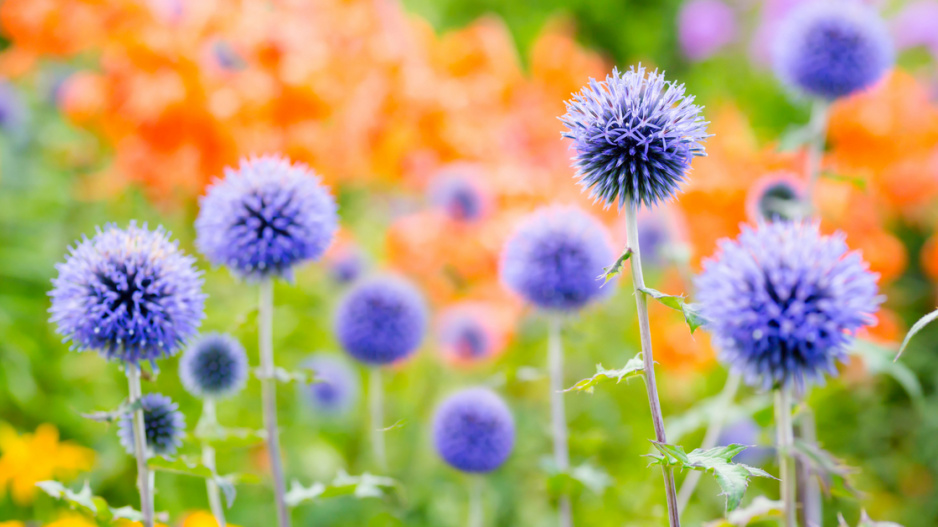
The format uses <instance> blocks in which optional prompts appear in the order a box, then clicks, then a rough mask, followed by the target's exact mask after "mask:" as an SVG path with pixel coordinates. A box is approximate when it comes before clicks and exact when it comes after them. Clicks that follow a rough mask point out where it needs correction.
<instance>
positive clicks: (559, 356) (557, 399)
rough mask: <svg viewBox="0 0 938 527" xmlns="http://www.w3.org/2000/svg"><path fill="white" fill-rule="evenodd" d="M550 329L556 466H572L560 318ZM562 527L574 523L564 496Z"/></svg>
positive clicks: (560, 504)
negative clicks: (568, 440)
mask: <svg viewBox="0 0 938 527" xmlns="http://www.w3.org/2000/svg"><path fill="white" fill-rule="evenodd" d="M548 325H549V327H548V330H547V370H548V374H549V377H550V416H551V429H552V431H553V436H554V438H553V439H554V463H556V464H557V469H558V470H560V471H562V472H566V471H568V470H569V469H570V449H569V447H568V446H567V435H568V430H567V415H566V411H565V409H564V403H563V341H562V339H561V336H560V318H559V316H551V317H550V320H549V322H548ZM558 514H559V519H560V526H561V527H571V526H572V525H573V511H572V507H571V504H570V497H569V496H567V495H561V496H560V499H559V500H558Z"/></svg>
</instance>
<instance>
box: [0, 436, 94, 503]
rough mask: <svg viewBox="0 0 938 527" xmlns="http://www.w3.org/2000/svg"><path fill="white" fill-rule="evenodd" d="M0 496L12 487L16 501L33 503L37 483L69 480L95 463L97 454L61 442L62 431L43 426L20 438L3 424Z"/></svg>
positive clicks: (66, 442)
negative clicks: (0, 493) (51, 480)
mask: <svg viewBox="0 0 938 527" xmlns="http://www.w3.org/2000/svg"><path fill="white" fill-rule="evenodd" d="M0 452H2V456H0V492H2V491H3V490H4V489H5V488H7V487H8V486H9V488H10V493H11V495H12V496H13V501H14V502H16V503H17V504H19V505H28V504H29V503H32V501H33V499H34V498H35V496H36V492H37V491H38V488H37V487H36V483H38V482H40V481H45V480H48V479H55V478H57V479H65V480H67V479H70V478H72V477H74V476H75V475H76V473H78V472H80V471H82V470H88V469H90V468H91V466H92V465H93V463H94V451H93V450H91V449H88V448H85V447H83V446H79V445H76V444H74V443H71V442H69V441H61V442H60V441H59V431H58V430H57V429H56V428H55V427H54V426H53V425H51V424H42V425H39V427H38V428H36V432H35V433H32V434H29V433H27V434H22V435H20V434H18V433H17V432H16V430H14V429H13V428H12V427H11V426H9V425H7V424H5V423H0Z"/></svg>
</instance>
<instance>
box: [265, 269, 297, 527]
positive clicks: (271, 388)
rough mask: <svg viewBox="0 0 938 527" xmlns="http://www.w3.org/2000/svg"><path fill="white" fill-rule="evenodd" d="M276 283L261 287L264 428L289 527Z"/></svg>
mask: <svg viewBox="0 0 938 527" xmlns="http://www.w3.org/2000/svg"><path fill="white" fill-rule="evenodd" d="M273 322H274V283H273V280H270V279H268V280H264V281H263V282H261V284H260V298H259V305H258V326H259V327H258V337H259V339H260V343H259V347H260V355H261V404H262V405H263V410H264V412H263V413H264V428H265V429H266V431H267V454H268V455H269V456H270V472H271V476H273V479H274V496H275V499H276V506H277V523H278V525H280V527H289V526H290V511H289V510H288V509H287V502H286V494H287V488H286V484H285V483H284V478H283V459H282V457H281V455H280V431H279V428H278V426H277V379H276V378H275V374H274V338H273V337H274V335H273Z"/></svg>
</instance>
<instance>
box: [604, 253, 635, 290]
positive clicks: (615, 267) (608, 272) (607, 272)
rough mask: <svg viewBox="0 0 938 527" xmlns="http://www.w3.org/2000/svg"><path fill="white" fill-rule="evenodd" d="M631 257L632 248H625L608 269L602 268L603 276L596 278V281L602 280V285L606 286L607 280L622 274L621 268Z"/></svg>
mask: <svg viewBox="0 0 938 527" xmlns="http://www.w3.org/2000/svg"><path fill="white" fill-rule="evenodd" d="M631 257H632V248H631V247H629V248H626V249H625V252H623V253H622V254H621V255H620V256H619V258H618V259H616V261H615V262H614V263H613V264H612V265H610V266H609V267H603V274H601V275H599V276H597V277H596V279H597V280H602V281H603V285H606V283H607V282H609V280H612V279H613V278H615V276H616V275H618V274H619V273H621V272H622V267H624V266H625V262H626V261H627V260H628V259H629V258H631Z"/></svg>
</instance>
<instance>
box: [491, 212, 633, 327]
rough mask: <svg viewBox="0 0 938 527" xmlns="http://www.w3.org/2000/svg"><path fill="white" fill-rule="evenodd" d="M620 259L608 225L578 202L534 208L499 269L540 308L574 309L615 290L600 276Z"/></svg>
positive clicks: (507, 247)
mask: <svg viewBox="0 0 938 527" xmlns="http://www.w3.org/2000/svg"><path fill="white" fill-rule="evenodd" d="M614 259H615V255H614V253H613V250H612V245H611V243H610V241H609V237H608V235H607V233H606V229H605V228H604V227H603V226H602V225H601V224H600V223H599V222H598V221H597V220H596V219H595V218H593V217H592V216H590V215H589V214H587V213H585V212H583V211H581V210H579V209H577V208H573V207H557V206H554V207H546V208H543V209H540V210H538V211H536V212H534V213H533V214H531V215H530V216H529V217H528V218H527V219H526V220H525V221H524V222H523V223H522V224H521V226H520V227H519V228H518V229H517V230H516V231H515V233H514V234H513V235H512V237H511V238H510V239H509V240H508V242H507V243H506V244H505V248H504V250H503V251H502V256H501V264H500V272H501V277H502V281H503V282H504V283H505V285H507V286H508V288H509V289H511V290H513V291H514V292H516V293H518V294H519V295H521V296H522V297H524V298H525V299H526V300H527V301H529V302H531V303H532V304H534V305H536V306H537V307H539V308H541V309H549V310H555V311H571V310H576V309H580V308H582V307H584V306H585V305H586V304H587V303H588V302H589V301H590V300H593V299H595V298H597V297H598V296H599V295H601V294H603V293H606V292H610V291H612V289H614V288H612V287H605V288H603V287H602V285H603V282H602V281H601V280H597V277H598V276H599V275H600V274H602V272H603V268H604V267H606V266H608V265H609V264H610V263H612V261H613V260H614Z"/></svg>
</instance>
